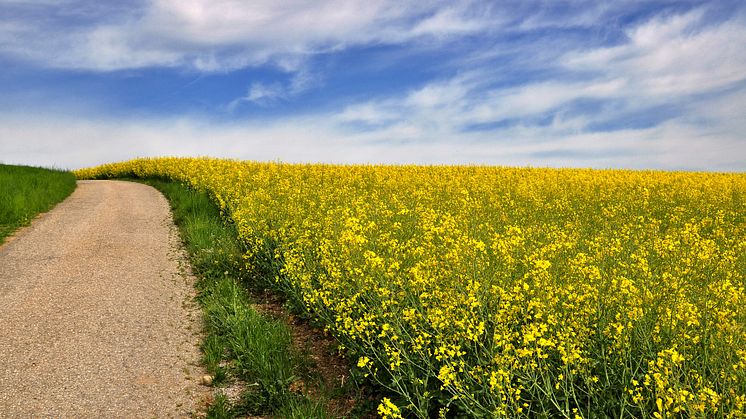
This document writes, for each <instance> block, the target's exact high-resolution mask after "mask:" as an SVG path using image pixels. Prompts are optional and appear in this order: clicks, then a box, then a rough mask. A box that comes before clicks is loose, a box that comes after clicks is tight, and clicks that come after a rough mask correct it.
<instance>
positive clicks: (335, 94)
mask: <svg viewBox="0 0 746 419" xmlns="http://www.w3.org/2000/svg"><path fill="white" fill-rule="evenodd" d="M744 45H746V3H744V2H743V1H643V0H624V1H609V2H602V1H575V0H568V1H425V2H414V1H412V2H402V1H392V0H366V1H352V0H350V1H340V0H317V1H312V2H311V1H269V0H255V1H242V0H210V1H208V0H151V1H142V0H138V1H122V2H100V1H83V0H24V1H16V0H0V68H2V71H1V72H0V92H1V94H0V162H5V163H19V164H34V165H45V166H55V167H64V168H77V167H83V166H88V165H94V164H99V163H104V162H110V161H119V160H125V159H129V158H133V157H140V156H159V155H181V156H197V155H200V156H202V155H209V156H218V157H230V158H238V159H250V160H274V161H276V160H281V161H288V162H336V163H423V164H434V163H438V164H439V163H445V164H496V165H513V166H516V165H518V166H526V165H529V166H553V167H598V168H654V169H666V170H677V169H686V170H714V171H744V170H745V169H746V48H744Z"/></svg>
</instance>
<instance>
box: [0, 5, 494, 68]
mask: <svg viewBox="0 0 746 419" xmlns="http://www.w3.org/2000/svg"><path fill="white" fill-rule="evenodd" d="M87 3H88V2H85V1H78V2H66V3H34V4H28V5H22V4H21V3H12V6H13V9H14V10H15V11H17V12H18V13H17V16H19V17H17V18H15V19H14V18H13V17H10V16H6V17H5V18H4V19H2V20H3V22H2V23H1V24H0V52H2V53H5V54H11V55H14V56H20V57H23V58H25V59H30V60H33V61H35V62H37V63H40V64H42V65H45V66H50V67H60V68H73V69H85V70H94V71H111V70H121V69H132V68H143V67H151V66H163V67H176V66H178V67H187V68H193V69H196V70H199V71H208V72H210V71H218V72H219V71H228V70H233V69H238V68H243V67H247V66H255V65H262V64H266V63H274V64H276V65H279V66H293V65H294V64H293V63H298V64H300V63H302V61H303V58H304V57H305V56H308V55H310V54H315V53H321V52H328V51H334V50H338V49H341V48H346V47H349V46H354V45H365V44H379V43H397V42H404V41H409V40H413V39H418V38H423V37H433V38H441V37H448V36H450V35H459V34H464V33H471V32H475V31H477V30H479V29H482V28H483V27H484V26H485V25H486V24H487V23H488V21H487V20H485V19H484V18H483V17H480V16H479V15H478V14H477V13H474V12H473V11H472V9H473V8H472V7H471V2H469V1H462V2H459V3H458V4H457V5H456V6H451V5H448V6H446V7H443V6H444V5H447V4H448V2H444V1H434V2H428V3H426V4H415V3H401V2H397V1H393V0H370V1H365V2H350V1H344V0H321V1H313V2H307V1H302V0H293V1H285V2H281V3H278V2H276V1H270V0H258V1H252V2H248V3H247V2H245V1H242V0H217V1H216V0H187V1H184V0H153V1H150V2H144V3H139V2H138V3H135V4H133V5H131V10H130V11H129V12H127V13H123V14H120V15H118V16H119V18H118V19H116V20H113V21H112V19H111V16H112V15H114V14H111V13H106V11H97V12H98V13H100V17H102V18H101V19H99V20H97V21H96V20H94V21H93V22H91V21H83V22H76V24H74V25H72V26H71V25H70V21H69V20H67V19H55V18H53V16H57V15H59V14H60V13H63V11H64V9H65V8H67V7H70V4H75V5H77V6H78V7H79V8H80V7H81V5H84V4H87ZM0 6H2V5H0ZM5 7H10V6H9V5H8V4H7V3H6V5H5ZM92 13H93V12H92ZM39 14H43V15H44V16H45V17H46V18H45V19H43V20H41V21H39V20H37V19H36V18H37V17H38V16H39ZM50 16H52V18H50ZM104 16H106V18H105V19H104V18H103V17H104ZM60 51H64V52H65V53H64V54H62V53H60Z"/></svg>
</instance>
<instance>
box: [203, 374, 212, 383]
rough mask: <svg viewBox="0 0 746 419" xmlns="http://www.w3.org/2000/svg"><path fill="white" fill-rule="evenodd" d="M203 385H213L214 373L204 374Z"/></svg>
mask: <svg viewBox="0 0 746 419" xmlns="http://www.w3.org/2000/svg"><path fill="white" fill-rule="evenodd" d="M202 385H204V386H209V385H212V375H203V376H202Z"/></svg>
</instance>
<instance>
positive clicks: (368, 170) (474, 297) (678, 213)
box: [77, 158, 746, 418]
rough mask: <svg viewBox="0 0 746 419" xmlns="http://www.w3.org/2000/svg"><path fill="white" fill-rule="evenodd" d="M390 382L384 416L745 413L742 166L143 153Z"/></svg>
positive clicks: (124, 168)
mask: <svg viewBox="0 0 746 419" xmlns="http://www.w3.org/2000/svg"><path fill="white" fill-rule="evenodd" d="M77 175H78V177H80V178H107V177H122V176H137V177H151V176H157V177H163V178H168V179H172V180H175V181H180V182H184V183H186V184H188V185H190V186H191V187H193V188H195V189H198V190H202V191H207V192H208V193H209V194H210V195H211V196H212V197H213V198H214V200H215V202H217V203H218V204H219V205H220V207H221V209H222V211H223V212H224V214H226V216H228V217H230V218H231V219H232V220H233V222H234V223H235V225H236V227H237V229H238V231H239V234H240V237H241V238H242V240H243V241H244V242H245V244H246V246H247V249H248V250H247V253H246V263H247V264H248V265H250V266H259V265H261V268H262V269H264V270H265V271H266V272H268V273H269V274H270V275H271V277H272V278H271V279H272V281H274V283H275V285H276V286H277V287H278V289H280V290H281V291H282V292H284V293H286V295H287V296H288V297H289V298H290V299H291V300H292V301H294V302H295V303H296V304H297V305H298V306H300V307H303V308H304V309H305V310H306V311H307V313H308V314H309V315H311V316H313V317H315V318H316V319H318V320H320V321H322V322H323V324H325V325H326V327H327V329H328V330H329V331H330V332H331V333H333V334H334V335H335V336H336V337H337V339H338V340H339V341H340V342H341V343H342V344H343V345H344V347H346V348H347V351H348V354H349V355H350V356H353V357H354V359H356V360H357V368H359V369H361V370H362V371H363V373H364V374H367V375H368V376H369V377H371V378H372V379H374V380H376V381H378V382H379V383H380V384H381V385H383V386H384V387H386V388H387V389H389V390H390V391H391V397H390V398H386V399H384V400H383V401H382V403H381V405H380V406H379V409H378V411H379V413H380V414H381V415H382V416H386V417H400V416H413V417H421V418H427V417H432V416H437V415H441V416H449V417H450V416H469V417H494V416H498V417H505V416H508V417H520V416H526V417H529V416H530V417H534V416H562V417H598V416H612V417H640V416H654V417H671V416H672V415H688V416H695V417H704V416H707V417H710V416H716V417H743V416H744V415H743V412H744V409H745V408H746V351H744V349H743V348H746V290H745V289H744V286H745V285H746V175H744V174H717V173H710V174H706V173H665V172H653V171H619V170H604V171H599V170H580V169H561V170H560V169H518V168H500V167H461V166H442V167H422V166H338V165H320V164H316V165H291V164H280V163H254V162H239V161H230V160H219V159H206V158H205V159H183V158H161V159H139V160H133V161H129V162H124V163H117V164H109V165H103V166H99V167H96V168H92V169H84V170H80V171H78V172H77Z"/></svg>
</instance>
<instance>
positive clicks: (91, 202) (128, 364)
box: [0, 181, 207, 418]
mask: <svg viewBox="0 0 746 419" xmlns="http://www.w3.org/2000/svg"><path fill="white" fill-rule="evenodd" d="M188 272H189V268H188V265H187V264H186V262H185V258H184V253H183V249H182V247H181V244H180V242H179V239H178V232H177V230H176V229H175V227H174V225H173V221H172V219H171V212H170V209H169V205H168V202H167V201H166V199H165V198H164V197H163V195H161V194H160V193H159V192H158V191H156V190H155V189H153V188H151V187H150V186H146V185H141V184H137V183H131V182H119V181H80V182H78V188H77V190H76V191H75V192H74V193H73V194H72V195H71V196H70V197H69V198H68V199H67V200H65V201H64V202H62V203H61V204H59V205H58V206H57V207H56V208H55V209H53V210H52V211H50V212H49V213H47V214H44V215H43V216H41V217H40V218H38V219H37V220H35V221H34V222H33V223H32V225H31V226H30V227H28V228H26V229H23V230H22V231H20V232H19V233H18V234H17V236H16V237H15V238H13V239H12V240H11V241H10V242H8V243H7V244H5V245H3V246H2V247H0V417H3V418H4V417H54V418H61V417H127V418H148V417H159V418H160V417H184V416H187V417H189V416H192V415H194V414H195V411H196V410H197V409H198V405H199V403H200V402H199V400H201V399H202V398H204V397H205V396H206V394H207V389H206V388H205V387H203V386H200V385H199V377H200V375H201V373H202V372H201V369H200V368H199V366H198V365H199V359H200V352H199V348H198V343H199V340H200V337H199V334H200V333H201V315H200V313H199V311H198V308H197V307H196V306H195V305H194V303H193V297H194V288H193V278H192V277H191V275H190V274H189V273H188Z"/></svg>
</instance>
